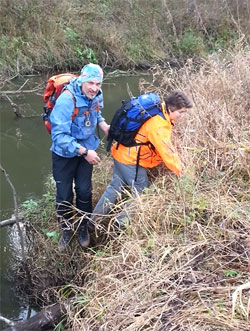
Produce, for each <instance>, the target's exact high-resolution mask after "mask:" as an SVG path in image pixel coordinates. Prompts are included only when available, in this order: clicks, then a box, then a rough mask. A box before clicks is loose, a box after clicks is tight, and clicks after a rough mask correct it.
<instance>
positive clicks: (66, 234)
mask: <svg viewBox="0 0 250 331" xmlns="http://www.w3.org/2000/svg"><path fill="white" fill-rule="evenodd" d="M72 236H73V232H72V231H71V230H63V233H62V236H61V238H60V240H59V242H58V249H59V251H61V252H62V251H64V250H65V249H66V248H67V247H68V246H69V243H70V240H71V238H72Z"/></svg>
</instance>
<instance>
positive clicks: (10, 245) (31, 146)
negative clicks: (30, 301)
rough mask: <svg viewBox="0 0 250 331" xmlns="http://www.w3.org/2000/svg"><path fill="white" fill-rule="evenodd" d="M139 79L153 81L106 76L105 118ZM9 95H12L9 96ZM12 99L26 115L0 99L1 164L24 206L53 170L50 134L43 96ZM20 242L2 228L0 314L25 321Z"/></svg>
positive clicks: (5, 197)
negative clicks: (17, 270) (17, 272)
mask: <svg viewBox="0 0 250 331" xmlns="http://www.w3.org/2000/svg"><path fill="white" fill-rule="evenodd" d="M141 77H143V78H145V79H147V80H148V79H149V78H148V77H147V76H145V74H143V75H138V76H133V77H131V76H121V77H116V78H109V79H107V80H105V82H104V84H103V87H102V88H103V93H104V106H105V107H104V110H103V115H104V117H105V118H106V120H107V122H110V119H111V116H112V114H113V113H114V111H115V110H116V109H117V108H118V107H119V106H120V104H121V100H123V99H128V98H129V95H128V92H127V86H129V90H130V91H131V92H132V93H133V95H134V96H135V95H137V94H138V81H139V79H140V78H141ZM25 79H26V78H25ZM43 81H44V78H43V77H33V78H29V82H28V85H27V87H25V89H28V88H32V86H33V87H34V84H35V83H36V84H37V83H42V82H43ZM23 82H24V81H23V80H19V81H15V82H14V83H15V84H16V86H12V89H14V90H15V89H17V88H18V87H19V86H21V85H22V84H23ZM9 89H10V88H9V87H8V90H9ZM40 93H41V92H40ZM10 97H11V98H12V96H11V95H10ZM13 101H14V102H15V103H16V104H18V105H19V106H20V108H21V111H22V114H24V115H25V116H26V117H25V118H18V117H16V116H15V114H14V113H13V109H12V106H11V105H10V102H9V101H7V100H5V99H1V100H0V105H1V107H0V108H1V109H0V117H1V130H0V138H1V145H0V147H1V150H0V153H1V154H0V163H1V166H2V167H3V168H4V169H5V170H6V172H7V173H8V175H9V178H10V180H11V182H12V184H13V185H14V187H15V190H16V194H17V199H18V204H21V203H22V202H24V201H26V200H28V199H31V198H32V199H36V198H39V197H41V196H42V194H43V193H44V186H43V183H44V182H45V181H46V178H47V177H48V175H49V174H50V173H51V154H50V151H49V148H50V136H49V134H48V133H47V131H46V129H45V127H44V124H43V122H42V119H41V116H40V114H41V113H42V108H43V102H42V97H41V95H38V94H36V93H34V92H33V93H30V94H23V95H22V96H21V97H20V98H18V99H13ZM0 184H1V189H0V207H1V208H0V220H1V221H2V220H5V219H8V218H9V217H10V216H11V215H12V214H13V211H14V203H13V193H12V190H11V188H10V185H9V184H8V183H7V181H6V178H5V176H4V174H3V173H2V172H1V176H0ZM17 241H18V237H17V236H16V232H15V227H4V228H0V252H1V255H0V256H1V258H0V315H2V316H4V317H6V318H9V319H12V320H15V319H26V318H27V317H28V316H30V314H33V313H34V311H33V310H32V309H31V308H30V307H29V306H28V305H27V303H26V302H25V300H20V299H18V298H17V296H16V294H15V291H14V287H15V285H16V284H15V281H14V280H13V277H14V275H13V264H14V263H15V259H14V258H15V257H16V253H17V251H16V249H18V243H17ZM4 326H5V327H7V325H6V324H4V323H3V322H1V321H0V329H2V328H4Z"/></svg>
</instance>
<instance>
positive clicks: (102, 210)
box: [93, 160, 148, 223]
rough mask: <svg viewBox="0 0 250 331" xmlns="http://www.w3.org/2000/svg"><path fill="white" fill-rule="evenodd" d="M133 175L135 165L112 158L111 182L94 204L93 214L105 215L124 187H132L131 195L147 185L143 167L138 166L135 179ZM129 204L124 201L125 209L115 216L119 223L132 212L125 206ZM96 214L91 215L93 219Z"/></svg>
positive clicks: (139, 191)
mask: <svg viewBox="0 0 250 331" xmlns="http://www.w3.org/2000/svg"><path fill="white" fill-rule="evenodd" d="M135 175H136V165H130V164H123V163H120V162H118V161H116V160H114V168H113V176H112V179H111V182H110V184H109V185H108V186H107V188H106V190H105V192H104V193H103V195H102V196H101V198H100V200H99V201H98V203H97V205H96V206H95V208H94V211H93V214H98V215H107V214H108V213H109V212H110V210H111V208H112V204H114V203H115V202H116V200H117V198H118V196H119V194H120V193H121V192H122V190H123V188H125V187H129V188H132V195H135V194H136V193H139V194H140V193H141V192H142V191H143V189H144V188H146V187H148V175H147V171H146V169H145V168H143V167H141V166H139V168H138V172H137V179H136V181H135ZM129 205H130V202H128V203H126V208H125V209H126V210H124V211H122V212H121V213H120V214H119V215H118V216H117V220H118V222H119V223H123V221H122V220H123V219H125V218H130V217H131V215H132V214H133V210H132V209H131V208H127V207H128V206H129ZM128 209H129V210H128ZM98 215H97V216H95V215H93V219H94V220H95V219H96V217H97V218H98Z"/></svg>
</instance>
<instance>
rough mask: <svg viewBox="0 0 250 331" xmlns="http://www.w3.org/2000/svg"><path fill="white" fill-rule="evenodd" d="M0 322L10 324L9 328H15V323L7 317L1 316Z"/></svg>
mask: <svg viewBox="0 0 250 331" xmlns="http://www.w3.org/2000/svg"><path fill="white" fill-rule="evenodd" d="M0 321H3V322H4V323H6V324H8V325H9V326H14V325H15V323H14V322H13V321H11V320H9V319H8V318H6V317H3V316H2V315H0Z"/></svg>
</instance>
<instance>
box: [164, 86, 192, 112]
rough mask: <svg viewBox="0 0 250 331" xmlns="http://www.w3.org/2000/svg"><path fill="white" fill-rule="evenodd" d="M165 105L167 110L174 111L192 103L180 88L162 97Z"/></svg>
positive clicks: (187, 106)
mask: <svg viewBox="0 0 250 331" xmlns="http://www.w3.org/2000/svg"><path fill="white" fill-rule="evenodd" d="M164 101H165V103H166V107H167V109H168V110H169V111H175V110H178V109H181V108H183V107H185V108H192V107H193V104H192V102H191V101H190V100H189V98H188V97H187V96H186V94H185V93H184V92H182V91H181V90H173V91H172V92H171V93H170V94H169V95H168V96H167V97H166V98H164Z"/></svg>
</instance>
